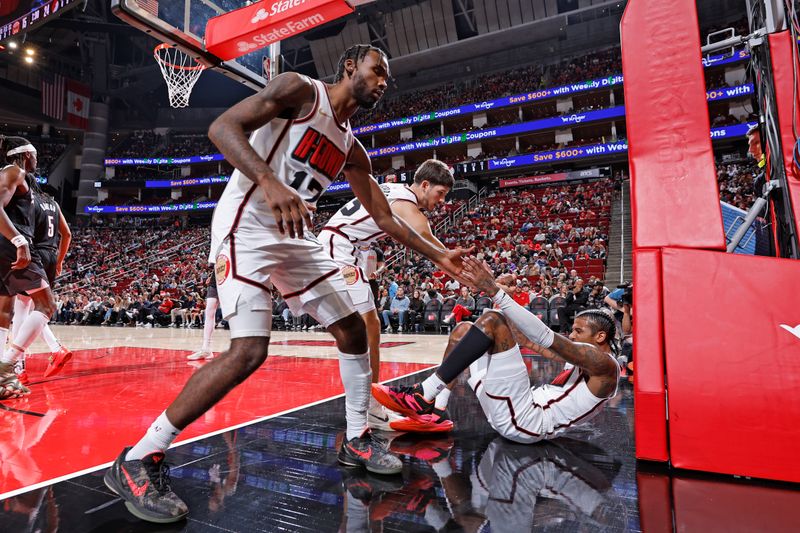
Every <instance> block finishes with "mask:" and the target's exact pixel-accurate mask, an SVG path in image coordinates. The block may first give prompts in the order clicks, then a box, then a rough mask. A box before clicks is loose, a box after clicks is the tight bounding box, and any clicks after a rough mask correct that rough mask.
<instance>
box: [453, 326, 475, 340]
mask: <svg viewBox="0 0 800 533" xmlns="http://www.w3.org/2000/svg"><path fill="white" fill-rule="evenodd" d="M472 325H473V324H472V322H468V321H464V322H459V323H458V325H456V327H454V328H453V331H451V332H450V340H451V341H453V342H458V341H460V340H461V339H463V338H464V335H466V334H467V332H468V331H469V328H471V327H472Z"/></svg>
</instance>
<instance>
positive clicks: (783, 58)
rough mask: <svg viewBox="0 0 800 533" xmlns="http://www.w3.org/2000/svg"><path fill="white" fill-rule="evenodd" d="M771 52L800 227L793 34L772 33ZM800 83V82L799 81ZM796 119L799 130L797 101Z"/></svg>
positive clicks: (788, 176) (785, 156)
mask: <svg viewBox="0 0 800 533" xmlns="http://www.w3.org/2000/svg"><path fill="white" fill-rule="evenodd" d="M769 52H770V57H771V60H772V74H773V76H774V77H775V101H776V103H777V105H778V121H779V122H780V125H781V142H782V143H783V161H784V165H785V166H786V181H787V182H788V183H789V197H790V198H791V201H792V212H793V215H794V220H795V224H797V226H798V227H800V175H798V172H797V168H796V167H795V166H794V163H793V162H792V149H793V148H794V143H795V140H794V132H793V129H792V110H793V103H792V100H793V99H796V98H798V95H797V94H795V91H794V80H793V79H792V61H793V60H794V59H793V57H792V36H791V35H790V34H789V32H788V31H783V32H780V33H773V34H772V35H770V36H769ZM798 83H800V82H798ZM794 110H795V112H796V116H795V118H796V119H797V125H798V129H800V102H797V105H796V108H795V109H794Z"/></svg>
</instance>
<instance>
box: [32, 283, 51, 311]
mask: <svg viewBox="0 0 800 533" xmlns="http://www.w3.org/2000/svg"><path fill="white" fill-rule="evenodd" d="M32 299H33V310H34V311H39V312H40V313H42V314H43V315H45V316H48V317H50V316H53V313H55V311H56V302H55V300H54V299H53V293H51V292H50V291H49V290H48V289H44V290H41V291H39V292H36V293H34V295H33V297H32Z"/></svg>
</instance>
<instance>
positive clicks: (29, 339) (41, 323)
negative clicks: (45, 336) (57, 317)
mask: <svg viewBox="0 0 800 533" xmlns="http://www.w3.org/2000/svg"><path fill="white" fill-rule="evenodd" d="M48 322H50V317H49V316H47V315H45V314H44V313H42V312H41V311H31V312H30V314H29V315H28V317H27V318H26V319H25V322H23V323H22V325H21V326H20V328H19V333H17V336H16V337H14V344H15V345H17V346H19V347H20V348H22V351H23V352H24V351H25V350H27V349H28V347H29V346H30V345H31V344H33V341H34V340H35V339H36V337H38V336H39V334H40V333H41V332H42V330H43V329H44V327H45V326H46V325H47V323H48Z"/></svg>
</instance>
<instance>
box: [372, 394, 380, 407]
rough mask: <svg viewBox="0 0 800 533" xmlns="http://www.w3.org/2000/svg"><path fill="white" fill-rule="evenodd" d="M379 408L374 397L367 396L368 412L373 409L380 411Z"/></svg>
mask: <svg viewBox="0 0 800 533" xmlns="http://www.w3.org/2000/svg"><path fill="white" fill-rule="evenodd" d="M380 408H381V403H380V402H379V401H378V400H376V399H375V397H374V396H373V395H372V394H370V395H369V410H370V411H372V410H374V409H380Z"/></svg>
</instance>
